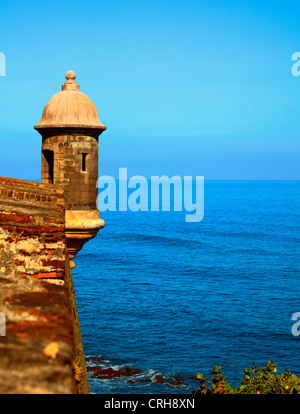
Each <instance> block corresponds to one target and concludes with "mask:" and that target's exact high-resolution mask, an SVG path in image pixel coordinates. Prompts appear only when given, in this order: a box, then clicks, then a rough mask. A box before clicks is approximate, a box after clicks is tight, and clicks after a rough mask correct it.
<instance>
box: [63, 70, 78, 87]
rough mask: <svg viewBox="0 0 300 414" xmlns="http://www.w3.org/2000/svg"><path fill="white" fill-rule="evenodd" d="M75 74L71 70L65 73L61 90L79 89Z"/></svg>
mask: <svg viewBox="0 0 300 414" xmlns="http://www.w3.org/2000/svg"><path fill="white" fill-rule="evenodd" d="M75 78H76V74H75V72H73V71H72V70H69V71H68V72H67V73H66V79H67V80H66V82H65V83H64V84H63V86H62V88H61V89H62V90H63V91H79V85H78V84H77V82H76V81H75Z"/></svg>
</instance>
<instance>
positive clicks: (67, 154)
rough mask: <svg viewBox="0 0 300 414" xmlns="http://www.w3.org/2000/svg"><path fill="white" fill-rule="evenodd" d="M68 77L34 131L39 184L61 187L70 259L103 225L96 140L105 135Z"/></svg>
mask: <svg viewBox="0 0 300 414" xmlns="http://www.w3.org/2000/svg"><path fill="white" fill-rule="evenodd" d="M75 78H76V75H75V73H74V72H73V71H69V72H67V74H66V79H67V80H66V82H65V83H64V84H63V85H62V90H61V91H60V92H58V93H56V94H55V95H54V96H53V97H52V98H51V99H50V100H49V101H48V103H47V104H46V106H45V108H44V112H43V116H42V119H41V120H40V122H39V123H38V124H37V125H35V127H34V128H35V129H36V130H37V131H38V132H39V133H40V134H41V135H42V140H43V144H42V182H43V183H45V184H56V185H61V186H63V187H64V193H65V205H66V239H67V246H68V252H69V256H70V259H73V258H74V257H75V256H76V254H77V253H78V251H79V250H81V248H82V247H83V245H84V243H86V242H87V241H89V240H90V239H92V238H94V237H95V236H96V235H97V233H98V231H99V230H100V229H101V228H103V227H104V225H105V223H104V221H103V220H102V219H100V212H99V211H98V208H97V196H98V189H97V179H98V145H99V136H100V135H101V133H102V132H103V131H104V130H105V129H106V127H105V126H104V125H103V124H102V123H101V122H100V120H99V117H98V111H97V109H96V106H95V105H94V103H93V102H92V101H91V100H90V98H88V97H87V96H86V95H85V94H84V93H82V92H80V91H79V85H78V84H77V83H76V81H75Z"/></svg>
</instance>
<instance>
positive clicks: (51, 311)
mask: <svg viewBox="0 0 300 414" xmlns="http://www.w3.org/2000/svg"><path fill="white" fill-rule="evenodd" d="M0 312H2V313H3V314H4V315H5V319H6V336H5V337H0V393H2V394H3V393H21V394H27V393H43V394H48V393H55V394H57V393H58V394H71V393H88V392H89V388H88V381H87V376H86V367H85V362H84V354H83V348H82V341H81V334H80V327H79V321H78V314H77V308H76V301H75V294H74V289H73V283H72V275H71V271H70V267H69V258H68V254H67V250H66V237H65V203H64V191H63V189H62V188H60V187H56V186H53V185H44V184H41V183H35V182H28V181H23V180H17V179H10V178H3V177H0ZM49 346H50V349H51V347H52V348H53V347H54V348H55V349H56V352H57V355H48V354H47V352H46V351H45V350H47V349H48V348H49ZM47 347H48V348H47Z"/></svg>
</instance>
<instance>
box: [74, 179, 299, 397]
mask: <svg viewBox="0 0 300 414" xmlns="http://www.w3.org/2000/svg"><path fill="white" fill-rule="evenodd" d="M185 214H186V213H185V212H184V211H183V212H172V211H171V212H162V211H160V212H150V211H149V212H131V211H127V212H110V211H107V212H104V213H102V214H101V217H102V218H103V219H104V220H105V222H106V227H105V228H104V229H103V230H101V231H100V232H99V234H98V236H97V237H96V238H95V239H94V240H93V241H91V242H89V243H88V244H86V245H85V246H84V248H83V250H82V251H81V252H80V253H79V254H78V256H77V258H76V260H75V262H76V268H75V269H74V270H73V280H74V286H75V292H76V300H77V306H78V312H79V319H80V325H81V333H82V339H83V345H84V351H85V355H86V363H87V365H88V366H93V365H99V364H100V365H102V366H103V367H113V368H124V367H126V366H131V367H132V368H139V369H141V373H140V374H139V375H138V376H137V378H139V379H142V378H152V379H154V377H155V375H157V374H160V375H162V376H163V377H164V378H165V379H166V380H168V379H172V378H177V377H185V378H188V377H190V376H191V375H196V374H197V373H198V372H202V373H203V374H204V375H205V376H207V377H208V378H211V374H210V372H211V371H212V369H213V367H214V366H215V365H221V366H222V367H223V368H222V371H223V373H224V374H225V375H226V377H227V379H228V380H229V382H231V384H232V385H233V386H238V385H239V384H240V379H241V377H242V375H243V369H244V367H246V366H247V367H250V366H251V363H252V361H254V362H255V363H256V364H258V365H261V366H262V365H265V364H266V362H267V361H268V360H273V361H274V362H275V363H276V365H277V370H278V372H283V371H284V369H285V368H288V369H290V370H291V371H292V373H294V374H296V375H300V358H299V351H300V336H299V337H295V336H293V335H292V332H291V328H292V325H293V323H294V322H293V321H292V319H291V317H292V314H293V313H295V312H300V300H299V296H300V291H299V285H300V284H299V273H300V260H299V253H300V182H299V181H298V182H297V181H205V214H204V219H203V220H202V221H201V222H199V223H186V222H185ZM102 355H104V356H105V358H106V359H105V360H104V361H103V362H101V363H99V362H95V361H92V359H94V358H97V357H100V356H102ZM127 381H128V378H122V379H112V380H100V379H93V378H91V376H90V374H89V382H90V390H91V392H92V393H95V394H103V393H105V394H107V393H111V394H131V393H133V394H135V393H159V394H163V393H167V394H171V393H176V394H178V393H185V394H187V393H191V392H192V390H195V389H197V386H198V384H197V382H196V381H195V380H194V379H190V378H188V379H187V380H185V381H184V382H183V383H182V385H180V386H178V387H172V386H170V385H169V384H166V383H164V384H162V385H161V384H156V383H155V381H153V382H151V383H138V382H136V383H134V384H129V383H128V382H127Z"/></svg>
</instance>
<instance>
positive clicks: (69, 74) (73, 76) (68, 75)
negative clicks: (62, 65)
mask: <svg viewBox="0 0 300 414" xmlns="http://www.w3.org/2000/svg"><path fill="white" fill-rule="evenodd" d="M66 79H67V80H69V79H76V73H75V72H73V71H72V70H69V71H68V72H67V73H66Z"/></svg>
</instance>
